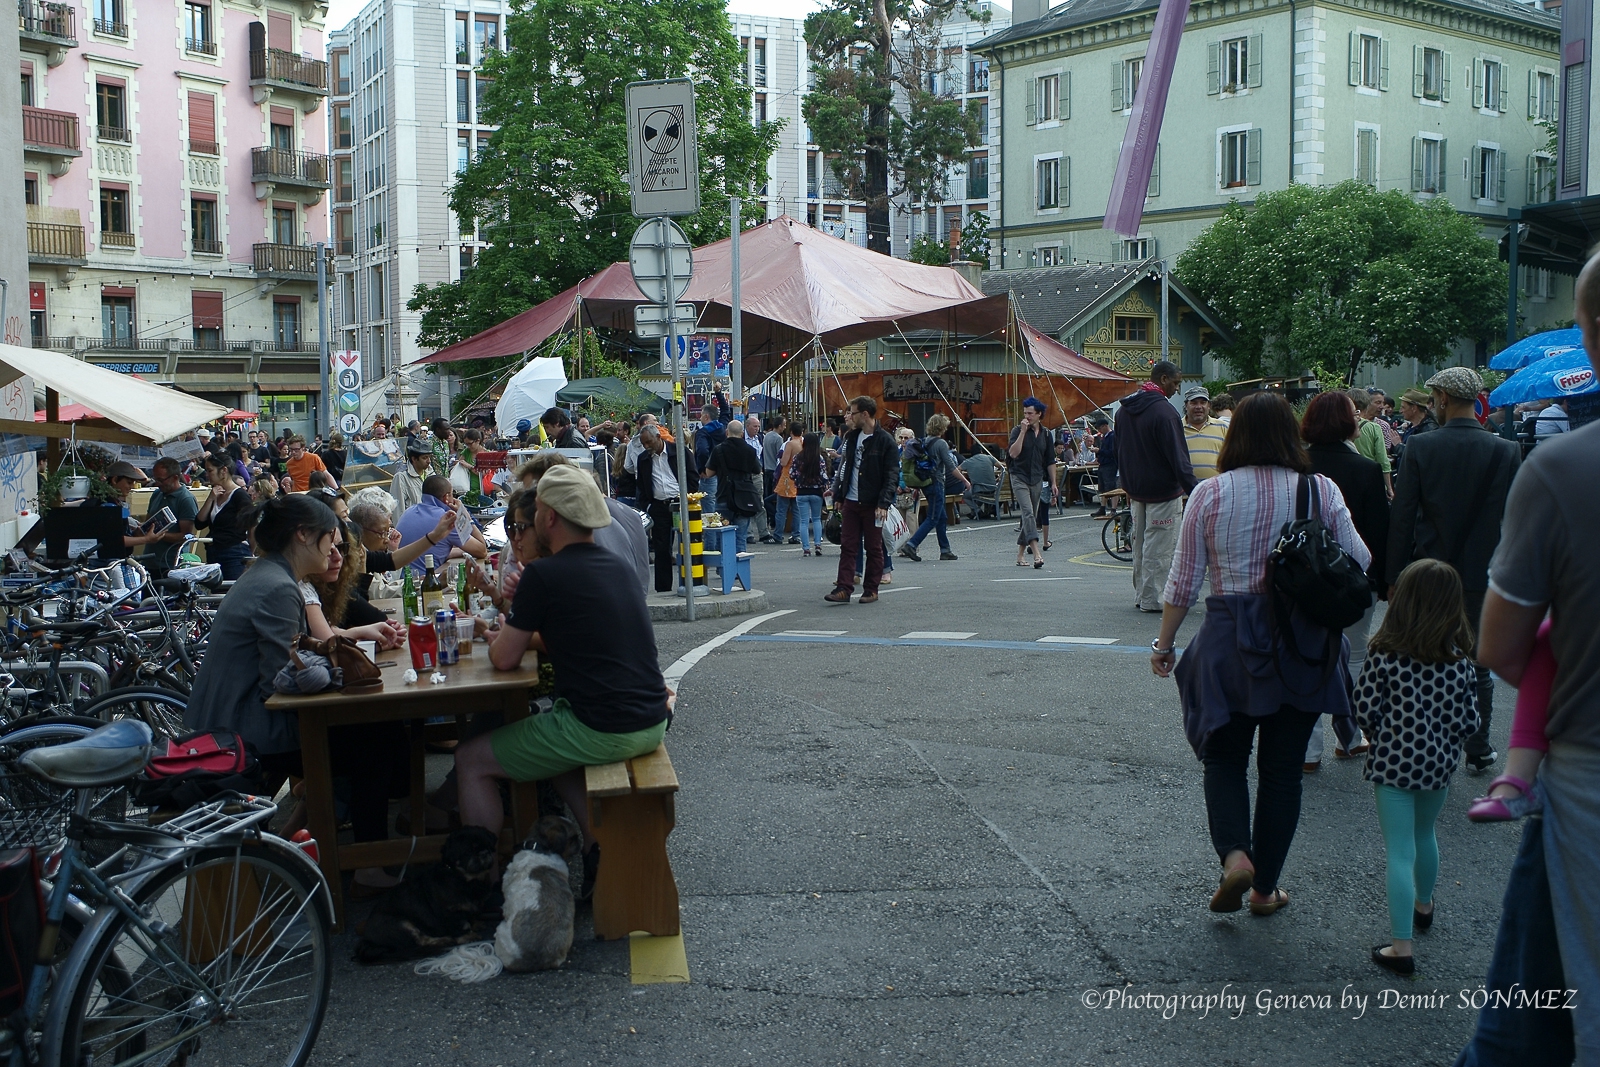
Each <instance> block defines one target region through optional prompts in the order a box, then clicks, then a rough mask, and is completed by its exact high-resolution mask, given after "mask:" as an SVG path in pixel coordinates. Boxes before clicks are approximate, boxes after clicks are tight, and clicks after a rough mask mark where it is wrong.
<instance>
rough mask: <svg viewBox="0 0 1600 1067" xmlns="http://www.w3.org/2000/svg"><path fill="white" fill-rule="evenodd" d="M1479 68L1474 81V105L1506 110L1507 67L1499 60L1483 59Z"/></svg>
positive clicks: (1488, 108)
mask: <svg viewBox="0 0 1600 1067" xmlns="http://www.w3.org/2000/svg"><path fill="white" fill-rule="evenodd" d="M1477 68H1478V69H1477V71H1476V74H1477V77H1476V78H1474V79H1473V82H1472V106H1473V107H1481V108H1483V109H1484V110H1485V111H1501V112H1503V111H1505V109H1506V86H1505V67H1504V66H1503V65H1502V64H1501V63H1500V62H1499V61H1498V60H1494V59H1481V60H1479V61H1478V63H1477Z"/></svg>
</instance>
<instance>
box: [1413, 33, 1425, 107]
mask: <svg viewBox="0 0 1600 1067" xmlns="http://www.w3.org/2000/svg"><path fill="white" fill-rule="evenodd" d="M1426 77H1427V76H1426V75H1425V74H1424V73H1423V59H1422V46H1421V45H1420V44H1417V45H1412V46H1411V95H1412V96H1415V97H1421V96H1422V89H1423V86H1424V85H1425V84H1426Z"/></svg>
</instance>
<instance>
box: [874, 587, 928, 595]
mask: <svg viewBox="0 0 1600 1067" xmlns="http://www.w3.org/2000/svg"><path fill="white" fill-rule="evenodd" d="M921 588H922V586H920V585H897V586H895V587H894V588H892V589H883V588H881V587H880V588H879V589H878V595H879V596H883V595H884V594H886V593H909V592H911V590H913V589H921Z"/></svg>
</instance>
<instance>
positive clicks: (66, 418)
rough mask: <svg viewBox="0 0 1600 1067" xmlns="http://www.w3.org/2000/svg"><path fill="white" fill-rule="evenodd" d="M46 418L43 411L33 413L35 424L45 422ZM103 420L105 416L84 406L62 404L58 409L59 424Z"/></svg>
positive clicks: (57, 418)
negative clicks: (82, 420)
mask: <svg viewBox="0 0 1600 1067" xmlns="http://www.w3.org/2000/svg"><path fill="white" fill-rule="evenodd" d="M45 417H46V416H45V413H44V412H42V411H35V412H34V413H33V421H34V422H43V421H44V420H45ZM103 418H105V416H104V415H102V414H100V413H99V412H98V411H90V410H89V409H88V408H86V407H84V406H83V405H82V404H62V405H61V406H60V407H59V408H57V409H56V420H57V421H58V422H77V421H78V420H79V419H103Z"/></svg>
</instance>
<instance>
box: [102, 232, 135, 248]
mask: <svg viewBox="0 0 1600 1067" xmlns="http://www.w3.org/2000/svg"><path fill="white" fill-rule="evenodd" d="M100 244H101V245H103V246H104V247H106V248H132V247H133V246H134V240H133V234H131V233H119V232H117V231H116V230H101V231H100Z"/></svg>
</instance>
